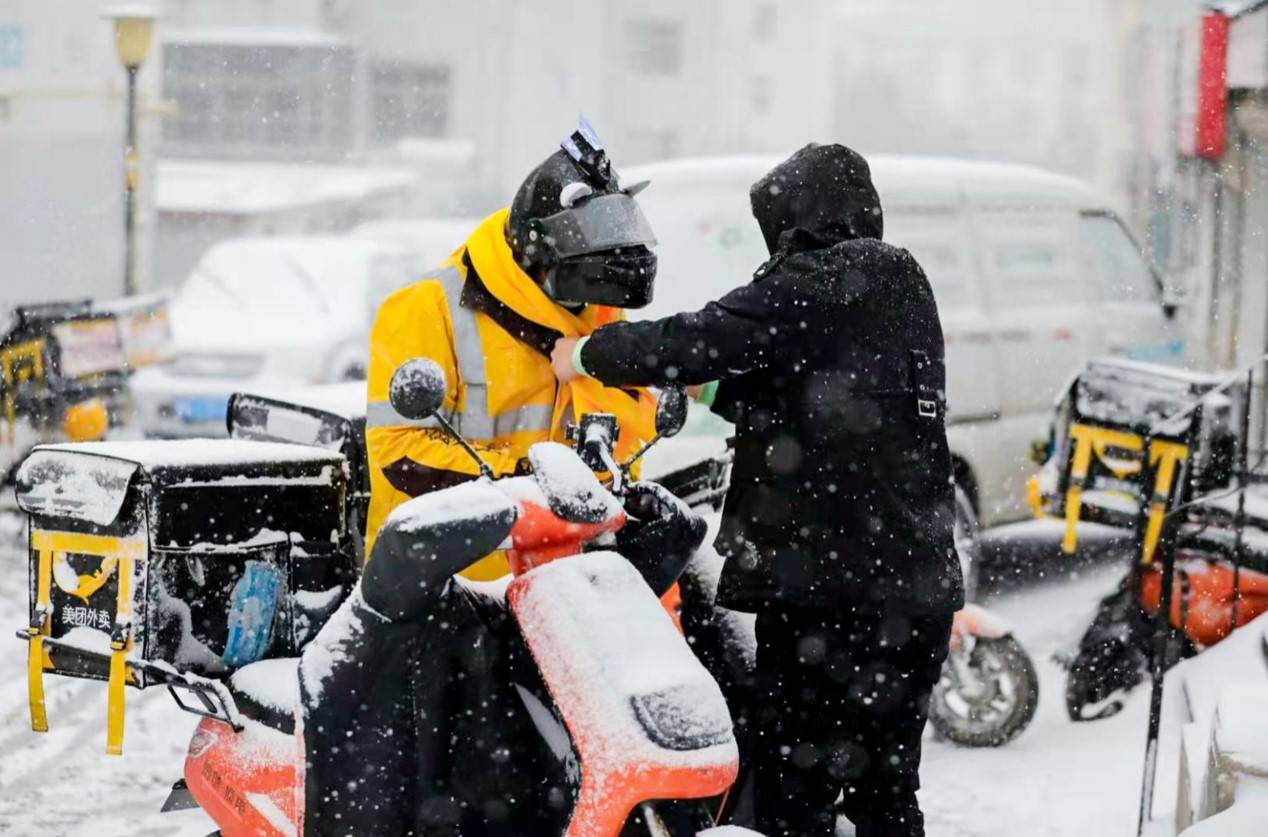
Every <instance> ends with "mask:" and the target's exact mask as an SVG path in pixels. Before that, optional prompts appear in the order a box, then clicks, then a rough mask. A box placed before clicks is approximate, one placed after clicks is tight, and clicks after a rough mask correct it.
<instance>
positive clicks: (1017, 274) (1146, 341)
mask: <svg viewBox="0 0 1268 837" xmlns="http://www.w3.org/2000/svg"><path fill="white" fill-rule="evenodd" d="M781 159H782V158H781V157H765V156H752V157H719V158H705V159H694V160H675V161H670V162H666V163H657V164H652V165H647V166H642V167H639V168H637V169H631V170H629V171H626V172H622V174H623V179H625V180H626V181H627V182H634V181H638V180H643V179H647V180H650V181H651V185H650V187H648V189H647V190H646V191H644V192H642V193H641V194H640V195H639V202H640V204H642V206H643V208H644V211H645V212H646V214H647V217H648V219H649V220H650V221H651V224H652V229H653V230H654V231H655V232H656V235H657V238H658V239H659V240H660V244H659V246H658V247H657V253H658V254H659V257H660V264H659V269H658V273H657V279H656V298H655V301H654V302H653V304H652V305H651V306H649V307H648V308H646V309H644V310H642V311H639V312H635V313H634V316H637V317H640V318H648V317H659V316H664V315H665V314H669V313H673V312H677V311H684V310H694V309H696V308H699V307H700V306H701V305H703V304H704V303H706V302H708V301H709V300H711V299H715V298H717V297H718V296H720V295H722V294H724V293H726V292H727V291H728V290H730V289H731V288H733V287H736V286H737V285H740V284H743V283H745V282H747V281H749V278H750V277H751V275H752V273H753V271H754V270H755V269H756V268H757V266H758V265H760V264H761V263H762V262H763V261H765V259H766V258H767V252H766V247H765V244H764V242H763V240H762V235H761V232H760V231H759V229H758V227H757V222H756V221H754V220H753V217H752V215H751V213H750V211H749V197H748V190H749V186H750V185H751V184H752V183H753V182H754V181H756V180H757V179H759V178H760V177H761V176H762V175H763V174H765V173H766V172H767V171H769V170H770V169H771V168H773V167H774V166H775V165H776V164H778V163H779V162H780V160H781ZM869 162H870V164H871V167H872V175H873V179H874V180H875V183H876V188H877V190H878V191H879V192H880V197H881V205H882V207H883V209H884V215H885V236H884V237H885V240H886V241H888V242H890V243H892V244H895V245H897V246H900V247H905V248H907V249H908V250H910V251H911V252H912V254H913V255H914V256H915V257H916V259H917V260H918V261H919V262H920V264H921V265H922V266H923V267H924V269H925V272H926V273H927V274H928V276H929V280H930V282H931V283H932V285H933V289H934V293H935V294H936V296H937V299H938V306H939V310H940V311H941V315H942V325H943V330H944V332H945V334H946V344H947V376H948V384H947V389H948V392H947V400H948V421H949V425H950V427H949V430H950V441H951V449H952V453H953V455H954V457H955V467H956V477H957V479H958V480H959V482H960V484H961V485H963V486H964V488H965V489H966V490H967V491H968V492H969V494H970V496H971V497H972V498H973V500H974V502H975V504H976V505H977V507H978V510H979V514H980V517H981V518H982V520H983V522H984V523H997V522H1003V521H1007V520H1010V519H1016V518H1018V517H1020V516H1022V515H1023V514H1024V513H1025V511H1026V503H1025V481H1026V478H1027V477H1028V476H1029V475H1030V474H1031V473H1032V472H1033V471H1034V468H1035V466H1034V464H1033V463H1032V462H1030V460H1029V458H1028V451H1029V448H1030V443H1031V442H1032V441H1033V440H1035V439H1038V438H1042V437H1043V435H1044V434H1045V433H1046V428H1047V423H1048V418H1049V412H1050V408H1051V405H1052V403H1053V398H1054V397H1055V396H1056V395H1057V392H1058V390H1059V389H1060V388H1061V386H1062V385H1063V383H1065V382H1066V380H1067V379H1068V378H1069V376H1070V375H1071V374H1072V373H1073V372H1074V371H1075V370H1076V369H1078V368H1080V367H1081V366H1082V365H1083V363H1084V362H1085V361H1086V360H1088V359H1089V358H1090V357H1094V356H1100V355H1119V356H1123V357H1129V358H1135V359H1140V360H1150V361H1155V362H1166V361H1169V360H1179V358H1180V356H1181V354H1182V352H1183V348H1184V346H1183V342H1182V340H1181V337H1180V335H1181V329H1180V324H1179V323H1178V322H1176V321H1175V320H1174V313H1175V312H1174V308H1173V307H1171V306H1168V305H1166V304H1165V303H1164V299H1163V295H1162V285H1161V282H1160V281H1159V279H1158V277H1157V276H1156V275H1155V274H1154V272H1153V271H1152V270H1151V269H1150V267H1149V266H1148V265H1147V264H1146V263H1145V261H1144V260H1143V259H1142V258H1141V255H1140V248H1139V247H1138V246H1137V244H1136V242H1135V241H1134V240H1133V239H1132V237H1131V235H1130V233H1129V232H1128V231H1127V229H1126V228H1125V227H1124V225H1123V223H1122V222H1121V221H1120V220H1119V218H1118V217H1117V216H1116V215H1115V214H1114V212H1113V211H1112V210H1111V209H1110V208H1109V206H1108V205H1107V203H1106V201H1104V200H1103V199H1101V198H1100V197H1098V196H1097V195H1096V194H1095V193H1094V192H1093V191H1092V189H1091V188H1090V187H1089V186H1087V185H1086V184H1083V183H1081V182H1079V181H1077V180H1073V179H1070V178H1067V177H1063V176H1060V175H1056V174H1052V173H1049V172H1045V171H1042V170H1040V169H1035V168H1029V167H1024V166H1016V165H1003V164H995V163H979V162H967V161H959V160H944V159H933V158H918V157H887V156H875V157H872V158H870V160H869ZM719 425H720V422H718V421H713V420H709V419H706V418H703V417H693V421H692V423H691V424H690V425H689V430H690V431H694V432H696V434H697V435H696V436H695V437H694V438H685V439H680V440H674V444H667V445H666V450H665V451H663V452H661V453H660V454H659V457H657V458H655V459H652V460H650V461H649V463H648V469H649V473H655V472H663V471H664V470H666V469H667V468H668V467H670V463H671V462H678V461H681V458H682V457H683V456H684V452H685V451H686V450H688V449H691V450H694V451H699V450H702V449H707V445H708V444H709V443H707V442H706V441H705V440H704V439H701V438H700V436H701V435H705V436H715V437H716V436H717V435H718V434H719V433H723V432H725V428H724V427H719ZM658 460H659V461H658Z"/></svg>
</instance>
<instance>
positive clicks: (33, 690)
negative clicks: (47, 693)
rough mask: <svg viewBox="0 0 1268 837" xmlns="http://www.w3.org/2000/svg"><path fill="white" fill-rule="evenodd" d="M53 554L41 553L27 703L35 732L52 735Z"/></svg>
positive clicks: (31, 628)
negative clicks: (48, 671) (48, 668)
mask: <svg viewBox="0 0 1268 837" xmlns="http://www.w3.org/2000/svg"><path fill="white" fill-rule="evenodd" d="M52 587H53V554H52V553H51V552H49V551H48V550H40V551H39V552H38V553H37V559H36V582H35V612H34V613H33V614H32V615H31V623H30V625H29V626H28V627H27V636H28V637H30V643H29V645H28V647H27V650H26V685H27V699H28V702H29V703H30V707H31V729H33V730H35V731H36V732H48V712H47V710H46V709H45V706H44V637H45V635H46V634H47V633H48V627H49V618H50V616H51V615H52V606H51V605H50V599H51V596H52Z"/></svg>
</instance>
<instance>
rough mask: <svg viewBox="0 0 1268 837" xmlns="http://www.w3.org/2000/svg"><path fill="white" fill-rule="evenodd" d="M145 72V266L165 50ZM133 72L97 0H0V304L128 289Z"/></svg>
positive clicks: (142, 261)
mask: <svg viewBox="0 0 1268 837" xmlns="http://www.w3.org/2000/svg"><path fill="white" fill-rule="evenodd" d="M157 53H158V50H157V49H154V48H151V50H150V55H149V58H148V60H147V62H146V64H145V65H144V66H143V67H142V69H141V73H140V76H139V85H140V93H139V111H140V126H141V130H140V146H141V149H142V155H141V160H142V169H141V172H140V180H139V193H138V199H139V212H138V220H139V222H140V229H139V253H138V256H139V260H138V261H139V271H140V275H142V276H144V275H145V271H146V268H147V266H148V265H149V263H150V256H151V251H152V248H151V238H152V236H151V232H152V230H153V227H154V202H153V193H154V178H153V177H152V170H153V168H152V164H153V154H154V150H155V147H156V143H157V139H158V130H157V128H158V116H159V108H158V105H159V96H158V90H159V85H158V81H159V79H160V77H161V60H160V56H159V55H158V54H157ZM125 83H126V76H125V73H124V70H123V67H122V65H121V64H120V62H119V58H118V56H117V55H116V53H115V47H114V38H113V34H112V29H111V23H110V21H108V20H105V19H104V18H103V17H102V16H101V6H100V4H99V3H98V2H95V0H59V2H57V3H55V4H52V3H48V2H45V0H0V270H2V271H3V278H0V311H3V310H4V309H6V308H8V307H10V306H12V305H14V304H18V303H23V302H33V301H40V300H49V299H56V298H60V299H76V298H85V297H112V296H122V294H123V290H124V288H123V284H124V278H123V277H124V204H123V152H124V127H125V103H124V90H125Z"/></svg>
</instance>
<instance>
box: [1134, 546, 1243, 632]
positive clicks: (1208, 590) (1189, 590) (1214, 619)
mask: <svg viewBox="0 0 1268 837" xmlns="http://www.w3.org/2000/svg"><path fill="white" fill-rule="evenodd" d="M1233 577H1234V569H1233V566H1232V565H1231V564H1229V563H1228V562H1226V561H1210V560H1206V559H1200V558H1198V559H1190V560H1185V561H1178V562H1176V573H1175V580H1174V586H1173V587H1172V595H1171V624H1172V626H1173V627H1175V628H1177V629H1179V630H1182V631H1184V633H1185V635H1186V636H1187V637H1188V638H1189V639H1191V640H1192V641H1193V642H1195V643H1197V644H1198V645H1202V646H1209V645H1214V644H1215V643H1217V642H1219V641H1220V640H1222V639H1224V638H1225V637H1226V636H1228V635H1229V633H1231V632H1232V630H1233V628H1234V627H1237V628H1240V627H1241V626H1242V625H1245V624H1246V623H1247V622H1250V621H1252V620H1253V619H1255V618H1256V617H1257V616H1259V615H1261V614H1263V613H1265V612H1268V575H1265V574H1264V573H1260V572H1255V571H1253V570H1247V569H1243V570H1242V571H1241V572H1240V573H1237V588H1236V593H1235V591H1234V586H1233ZM1140 597H1141V601H1142V603H1143V604H1144V606H1145V609H1146V610H1148V611H1149V612H1150V613H1154V614H1156V613H1157V612H1158V608H1159V603H1160V602H1161V599H1162V570H1161V568H1159V566H1158V564H1157V562H1155V563H1154V564H1152V565H1151V566H1150V567H1149V569H1148V570H1146V572H1145V574H1144V576H1143V578H1142V579H1141V584H1140ZM1234 612H1236V616H1234ZM1234 623H1235V624H1234Z"/></svg>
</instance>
